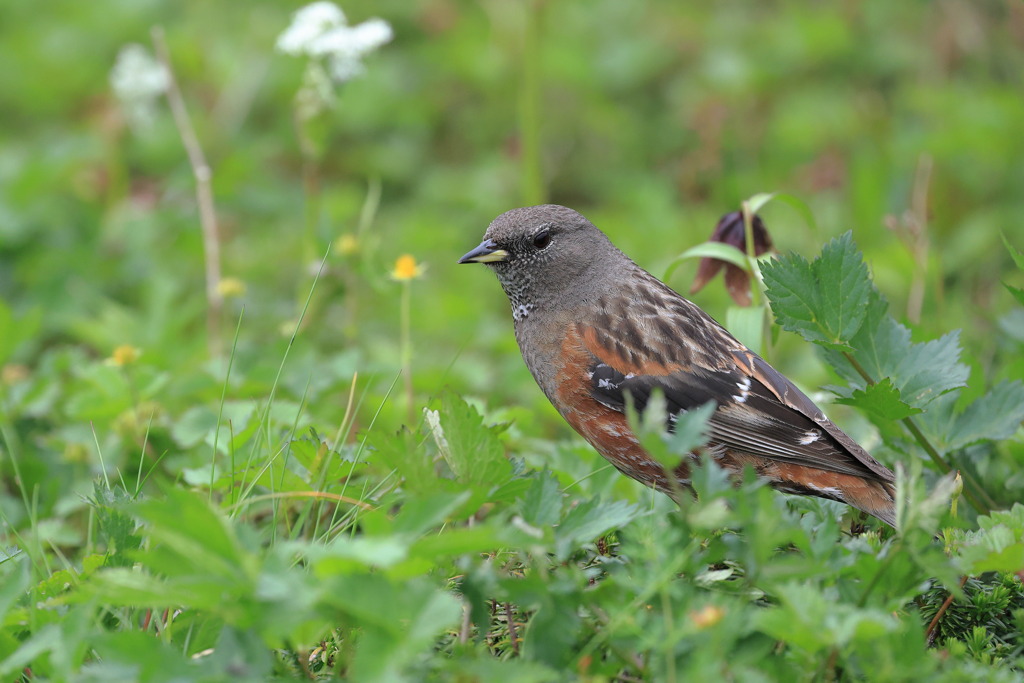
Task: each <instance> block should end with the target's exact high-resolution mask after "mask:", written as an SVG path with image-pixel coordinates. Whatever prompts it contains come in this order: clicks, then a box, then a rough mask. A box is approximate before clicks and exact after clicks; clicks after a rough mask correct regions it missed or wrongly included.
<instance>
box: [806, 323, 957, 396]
mask: <svg viewBox="0 0 1024 683" xmlns="http://www.w3.org/2000/svg"><path fill="white" fill-rule="evenodd" d="M854 344H855V345H856V346H857V349H856V351H855V352H853V357H854V358H855V359H856V361H857V362H858V363H859V364H860V366H861V368H862V369H863V370H864V371H865V372H867V374H868V375H869V376H870V377H871V378H873V379H874V380H876V381H881V380H882V379H884V378H889V379H891V380H892V384H893V386H895V387H896V388H897V389H898V390H899V392H900V396H899V398H900V400H901V401H903V402H904V403H906V404H907V405H909V406H911V407H913V408H922V409H923V408H926V407H927V406H928V404H929V403H931V402H932V401H934V400H935V399H936V398H938V397H939V396H941V395H943V394H945V393H946V392H948V391H951V390H952V389H956V388H959V387H962V386H965V384H966V382H967V377H968V375H969V374H970V369H969V368H968V367H967V366H966V365H964V364H962V363H960V362H959V359H960V343H959V332H951V333H950V334H947V335H945V336H944V337H942V338H940V339H934V340H932V341H929V342H924V343H921V344H915V343H913V342H911V340H910V330H909V329H907V328H906V327H904V326H903V325H901V324H899V323H898V322H896V321H895V320H894V319H893V318H892V317H890V316H885V317H883V318H882V320H881V322H880V323H879V325H878V328H877V329H876V330H874V331H873V332H872V331H868V330H867V329H865V330H864V333H863V334H860V335H858V336H857V338H856V339H855V340H854ZM825 356H826V358H827V359H828V361H829V363H830V364H831V365H832V366H833V367H835V368H836V369H837V371H839V372H840V374H842V375H843V376H844V377H845V378H846V379H847V380H848V381H849V382H850V384H851V385H852V386H853V387H855V388H859V389H865V388H866V382H865V381H864V379H863V378H862V377H861V376H860V374H859V373H858V372H857V371H855V370H854V369H853V366H852V365H851V364H850V362H849V361H848V360H847V359H846V358H844V357H843V355H842V354H840V353H838V352H836V351H834V350H830V349H829V350H826V351H825ZM847 398H849V396H847Z"/></svg>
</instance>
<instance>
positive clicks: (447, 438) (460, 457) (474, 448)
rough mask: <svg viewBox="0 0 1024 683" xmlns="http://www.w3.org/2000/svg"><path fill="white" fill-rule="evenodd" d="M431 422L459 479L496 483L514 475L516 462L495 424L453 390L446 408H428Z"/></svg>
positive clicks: (446, 398)
mask: <svg viewBox="0 0 1024 683" xmlns="http://www.w3.org/2000/svg"><path fill="white" fill-rule="evenodd" d="M426 416H427V424H428V425H429V427H430V432H431V434H432V435H433V437H434V441H435V442H436V443H437V447H438V450H440V451H441V455H442V456H443V457H444V459H445V461H446V462H447V463H448V466H449V467H451V469H452V472H454V473H455V476H456V477H458V479H459V481H462V482H465V483H469V484H480V485H487V486H495V485H498V484H503V483H505V482H506V481H508V480H509V479H510V478H511V476H512V464H511V463H510V462H509V461H508V458H506V457H505V449H504V447H503V446H502V444H501V441H500V440H499V439H498V435H497V432H496V430H495V429H494V428H492V427H487V426H485V425H484V421H483V418H482V417H481V416H480V413H478V412H477V411H476V408H474V407H473V406H471V405H469V404H468V403H466V402H465V401H464V400H462V399H461V398H459V397H458V396H456V395H455V394H453V393H448V394H445V396H444V398H443V399H442V409H441V412H440V413H438V412H436V411H427V412H426Z"/></svg>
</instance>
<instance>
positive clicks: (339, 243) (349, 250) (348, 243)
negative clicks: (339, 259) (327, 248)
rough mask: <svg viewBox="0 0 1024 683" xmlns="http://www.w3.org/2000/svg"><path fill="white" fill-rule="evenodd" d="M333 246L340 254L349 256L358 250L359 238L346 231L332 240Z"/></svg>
mask: <svg viewBox="0 0 1024 683" xmlns="http://www.w3.org/2000/svg"><path fill="white" fill-rule="evenodd" d="M334 248H335V249H337V250H338V253H339V254H341V255H342V256H351V255H352V254H354V253H356V252H357V251H359V238H358V237H356V236H355V235H353V234H352V233H346V234H344V235H342V236H341V237H339V238H338V239H336V240H334Z"/></svg>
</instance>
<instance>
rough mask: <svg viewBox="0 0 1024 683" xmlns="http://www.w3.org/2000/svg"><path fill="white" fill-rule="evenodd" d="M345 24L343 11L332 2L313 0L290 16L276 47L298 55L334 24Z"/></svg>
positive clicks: (306, 51)
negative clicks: (315, 0)
mask: <svg viewBox="0 0 1024 683" xmlns="http://www.w3.org/2000/svg"><path fill="white" fill-rule="evenodd" d="M344 25H345V13H344V12H342V11H341V8H340V7H338V6H337V5H335V4H334V3H333V2H327V1H326V0H323V1H322V2H314V3H313V4H311V5H306V6H305V7H303V8H302V9H300V10H299V11H298V12H296V13H295V14H294V15H293V16H292V23H291V26H289V27H288V28H287V29H286V30H285V32H284V33H282V34H281V35H280V36H279V37H278V39H277V49H278V50H280V51H281V52H284V53H285V54H289V55H293V56H296V57H298V56H299V55H303V54H308V49H309V45H310V44H311V43H312V42H313V41H314V40H316V39H317V38H319V37H320V36H322V35H323V34H324V33H326V32H327V31H329V30H331V29H332V28H334V27H336V26H344Z"/></svg>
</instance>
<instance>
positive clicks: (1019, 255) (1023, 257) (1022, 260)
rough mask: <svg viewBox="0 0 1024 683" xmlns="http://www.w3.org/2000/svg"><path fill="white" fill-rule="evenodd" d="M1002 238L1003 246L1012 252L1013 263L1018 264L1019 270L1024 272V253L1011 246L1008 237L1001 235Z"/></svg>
mask: <svg viewBox="0 0 1024 683" xmlns="http://www.w3.org/2000/svg"><path fill="white" fill-rule="evenodd" d="M1001 237H1002V238H1003V244H1005V245H1006V250H1007V251H1008V252H1010V256H1011V257H1013V262H1014V263H1016V264H1017V268H1019V269H1020V270H1024V252H1022V251H1020V250H1019V249H1017V247H1015V246H1013V245H1012V244H1010V240H1008V239H1006V235H1001Z"/></svg>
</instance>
